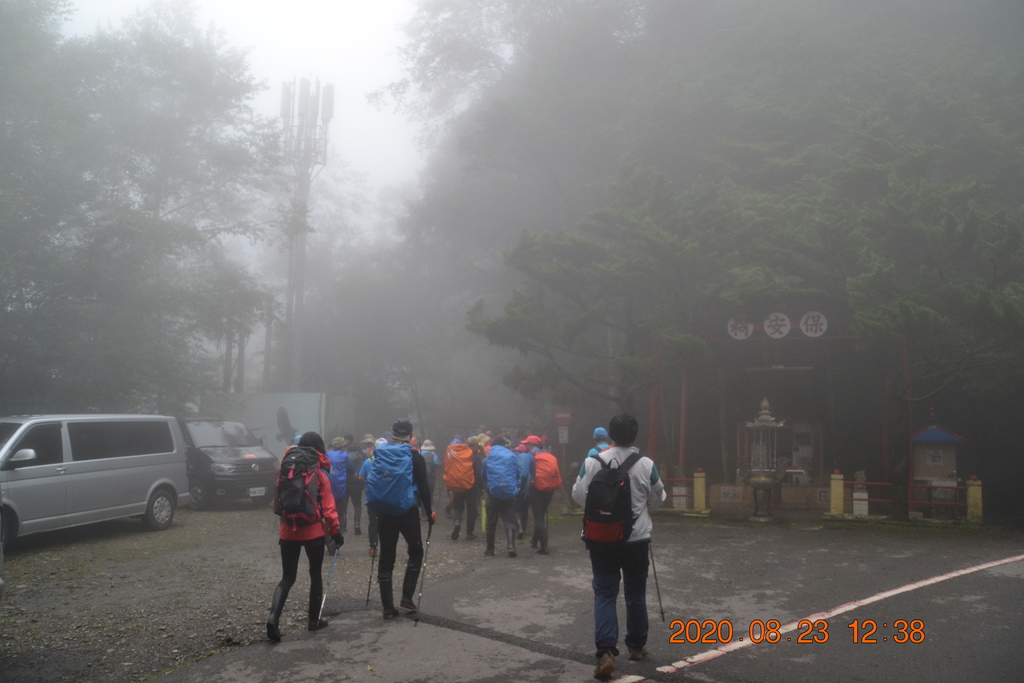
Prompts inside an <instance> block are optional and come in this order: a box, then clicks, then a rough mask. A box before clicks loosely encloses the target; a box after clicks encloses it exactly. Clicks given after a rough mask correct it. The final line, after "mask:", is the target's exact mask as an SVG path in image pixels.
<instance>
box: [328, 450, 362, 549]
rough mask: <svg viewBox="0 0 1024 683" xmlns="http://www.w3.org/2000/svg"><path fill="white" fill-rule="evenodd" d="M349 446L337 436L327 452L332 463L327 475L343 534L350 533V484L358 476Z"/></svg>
mask: <svg viewBox="0 0 1024 683" xmlns="http://www.w3.org/2000/svg"><path fill="white" fill-rule="evenodd" d="M347 445H348V442H347V441H346V440H345V437H342V436H336V437H334V438H333V439H331V449H330V450H329V451H327V460H328V461H330V463H331V467H330V470H328V473H327V474H328V478H329V479H330V481H331V493H332V494H334V506H335V508H336V509H337V510H338V521H339V522H340V523H341V532H342V533H345V532H347V531H348V492H349V482H351V481H352V480H353V479H355V474H356V471H355V470H354V469H353V468H352V459H351V458H349V455H348V449H347V448H346V446H347Z"/></svg>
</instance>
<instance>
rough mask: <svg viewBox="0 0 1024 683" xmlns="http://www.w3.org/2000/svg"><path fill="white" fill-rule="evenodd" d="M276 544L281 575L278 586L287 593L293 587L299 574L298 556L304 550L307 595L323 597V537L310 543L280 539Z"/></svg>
mask: <svg viewBox="0 0 1024 683" xmlns="http://www.w3.org/2000/svg"><path fill="white" fill-rule="evenodd" d="M278 543H279V544H280V545H281V574H282V576H281V583H279V584H278V586H281V587H282V588H284V589H285V591H289V590H291V587H292V586H293V585H295V579H296V578H298V574H299V555H300V554H302V549H303V548H305V549H306V558H307V559H309V595H310V596H311V597H313V596H319V595H323V592H324V578H323V566H324V537H323V536H320V537H319V538H314V539H313V540H312V541H286V540H284V539H283V538H282V539H281V540H280V541H278Z"/></svg>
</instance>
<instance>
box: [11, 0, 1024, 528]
mask: <svg viewBox="0 0 1024 683" xmlns="http://www.w3.org/2000/svg"><path fill="white" fill-rule="evenodd" d="M68 8H69V5H67V4H65V3H63V2H59V1H58V0H52V1H49V2H39V1H36V2H29V1H28V0H12V1H11V2H7V3H4V4H3V6H2V8H0V115H2V119H0V120H2V122H3V128H2V129H0V296H2V298H3V299H2V300H3V309H2V315H3V320H2V324H0V383H2V385H3V387H4V391H3V392H2V397H0V400H2V402H3V407H2V409H0V410H3V411H5V412H7V413H26V412H37V411H38V412H55V411H62V410H110V411H118V410H140V411H161V412H178V411H185V410H189V409H190V408H193V409H194V408H195V406H196V405H197V401H198V398H199V396H201V395H202V393H203V392H205V391H209V390H219V389H222V388H224V386H225V385H227V386H228V387H229V388H231V389H237V388H239V387H240V388H242V389H244V390H250V391H261V390H266V391H280V390H284V388H285V387H287V386H288V383H289V381H290V379H291V378H290V377H286V376H285V375H286V374H287V372H288V369H287V364H286V362H285V360H286V359H285V357H284V354H285V348H286V338H285V337H286V334H287V330H285V329H283V325H282V323H283V297H284V289H285V283H286V281H287V249H288V243H289V242H288V230H289V229H291V228H290V227H289V226H290V225H291V224H290V223H289V221H288V218H287V216H288V211H289V209H290V201H291V197H292V193H293V186H294V178H293V177H292V175H291V173H290V171H289V169H288V167H287V165H286V164H285V163H284V162H283V159H282V157H281V153H282V149H281V146H280V121H279V120H276V119H274V118H273V117H266V116H262V115H259V114H257V113H256V111H255V110H254V108H253V100H254V98H255V97H256V96H257V95H258V94H259V93H260V92H262V89H264V88H265V87H266V85H265V84H261V83H260V82H259V79H257V78H256V77H254V75H253V74H252V73H251V72H250V70H249V66H248V64H247V62H246V56H245V52H244V51H243V50H241V49H240V48H238V47H236V46H233V45H230V44H229V43H227V42H226V41H225V40H224V38H223V35H222V34H219V33H218V32H217V31H216V30H215V29H206V28H201V27H200V25H199V22H198V21H197V19H196V14H195V12H194V11H193V10H190V9H189V7H188V6H187V5H185V6H178V5H175V4H160V3H158V4H155V5H153V6H150V7H148V8H146V9H144V10H143V11H142V12H141V13H140V14H139V15H136V16H134V17H130V18H128V19H126V21H125V22H124V23H123V24H122V25H120V26H118V27H116V28H111V29H109V30H100V31H97V32H96V33H94V34H92V35H89V36H85V37H79V38H75V39H68V38H65V37H63V36H62V35H61V34H60V32H59V28H60V18H61V16H62V12H64V11H66V10H67V9H68ZM1021 35H1024V8H1022V7H1021V6H1020V4H1019V3H1015V2H1008V1H1005V0H983V1H980V2H975V3H963V2H957V1H955V0H904V1H902V2H896V3H893V2H875V1H873V0H872V1H867V2H858V3H821V2H813V1H811V0H785V1H780V2H771V3H764V2H756V1H754V0H725V1H721V0H719V1H716V2H710V1H708V2H678V1H675V0H626V1H623V0H587V1H583V0H556V1H555V2H539V1H530V0H523V1H520V2H510V1H505V2H503V1H499V0H472V1H471V0H422V1H421V2H419V3H417V10H416V13H415V15H414V17H413V19H412V20H411V21H410V22H409V24H408V26H407V27H406V41H405V43H404V44H402V45H401V46H398V49H399V50H400V54H401V55H402V57H403V60H404V64H405V74H404V77H403V78H401V79H399V80H397V81H395V82H391V83H382V84H381V87H380V88H379V89H378V90H377V91H376V92H374V93H371V94H370V97H371V98H372V99H373V100H374V101H375V102H376V103H378V105H379V106H380V107H382V108H384V109H388V110H390V109H391V108H398V110H399V111H401V112H403V113H404V114H405V115H406V116H409V117H410V118H411V119H413V120H415V121H416V122H418V124H419V125H420V126H421V130H422V145H423V153H424V154H425V155H426V159H427V162H426V165H425V167H424V169H423V171H422V173H421V175H420V178H419V179H418V182H417V184H416V186H414V187H402V188H392V189H391V190H390V191H389V194H388V195H387V196H386V197H380V196H377V195H374V194H373V193H372V192H371V191H370V190H369V189H368V188H367V187H366V186H365V183H363V182H362V181H361V180H360V169H359V168H354V167H352V166H351V165H350V164H348V163H347V162H346V160H345V158H344V157H345V150H343V149H333V150H331V161H330V163H328V165H327V167H326V168H325V170H324V171H323V173H322V174H321V175H320V176H318V177H317V179H316V180H315V182H314V184H313V189H312V192H311V195H310V207H309V208H310V213H309V220H308V224H309V230H310V232H309V235H308V241H307V248H308V252H307V258H306V266H305V267H306V269H307V270H306V284H307V288H306V295H305V307H306V316H305V324H304V326H303V328H302V329H300V330H296V331H295V332H296V335H297V337H298V338H299V339H300V340H301V344H302V349H303V353H302V359H303V364H302V367H301V368H298V369H297V372H298V373H299V377H300V379H299V384H300V386H301V390H303V391H314V392H326V393H340V394H350V395H352V396H354V397H355V399H356V402H357V411H358V415H357V422H358V423H359V425H358V426H354V430H356V431H362V432H365V431H373V432H380V431H382V430H383V429H384V428H386V426H387V425H388V424H390V421H391V420H393V419H394V418H395V417H398V416H410V417H413V418H414V419H416V420H417V421H419V422H421V423H422V424H423V425H424V428H425V430H426V431H427V432H428V433H431V435H436V436H446V435H449V433H448V432H447V431H446V430H449V431H450V430H451V429H453V428H455V427H456V426H460V425H461V426H465V427H472V426H476V425H478V424H481V423H482V424H488V425H494V426H500V425H525V424H530V425H533V426H534V427H536V428H537V429H539V430H549V431H550V430H551V429H552V428H553V427H552V425H551V423H550V412H551V408H552V407H553V406H555V405H571V406H573V407H574V408H575V411H576V415H577V421H578V423H579V424H580V425H583V426H585V427H589V428H592V427H593V426H595V425H597V424H603V423H604V422H606V421H607V418H608V416H609V415H610V414H611V412H613V411H618V410H630V411H633V412H635V413H636V414H637V415H638V416H639V417H640V418H641V420H642V424H644V425H645V426H646V425H648V424H652V423H651V421H650V417H651V415H650V411H651V405H652V404H651V402H650V395H651V392H652V389H654V388H656V387H657V388H659V389H661V390H662V391H661V396H662V401H661V403H660V405H658V406H657V407H656V410H657V411H660V414H661V416H662V418H663V419H661V420H660V421H656V424H658V425H660V426H659V429H660V430H661V431H660V432H659V434H657V435H656V436H657V443H658V444H659V447H660V448H661V449H663V451H664V452H665V453H669V454H671V453H674V452H675V451H676V450H678V448H679V443H678V440H679V439H680V431H679V428H678V419H677V416H678V415H679V414H680V409H681V406H680V405H679V401H680V400H681V399H680V395H681V393H680V391H679V386H680V382H682V378H683V377H686V378H687V381H688V383H689V384H688V390H689V393H688V400H689V404H690V405H689V409H690V414H691V424H692V425H693V426H692V427H691V429H690V430H689V432H688V435H687V438H688V440H689V441H690V449H689V450H690V452H691V453H692V454H693V455H692V456H691V460H690V462H689V469H691V470H692V468H693V467H697V466H700V467H704V468H705V469H706V470H708V471H709V472H710V473H712V476H716V477H720V478H726V477H727V476H728V475H729V469H730V467H734V463H733V462H732V461H731V460H730V457H733V456H731V455H730V454H729V452H730V451H731V449H734V447H735V444H734V443H733V442H734V439H735V435H734V434H733V433H732V429H731V427H729V426H727V425H723V424H722V420H721V415H722V414H723V411H724V410H726V409H729V410H739V407H738V406H734V405H731V404H729V402H730V401H735V400H738V399H737V398H735V397H736V396H738V395H741V394H742V392H743V391H751V392H753V391H755V390H756V389H757V387H758V386H759V385H758V382H759V381H760V380H759V379H756V378H754V375H752V374H750V373H748V372H747V369H748V368H770V367H772V366H785V365H814V366H815V367H818V368H822V367H828V368H830V369H829V370H828V373H829V374H828V376H827V377H825V378H824V379H823V380H822V383H823V384H826V385H828V386H830V387H841V389H839V390H830V392H829V393H827V395H826V394H823V395H822V397H821V399H822V402H823V403H828V408H827V414H828V419H827V420H826V423H827V434H826V439H827V442H828V443H829V445H830V448H831V452H832V453H833V455H832V456H830V457H832V458H834V461H833V462H834V464H835V465H836V466H842V467H843V468H844V469H845V470H849V471H852V470H853V469H859V468H867V469H870V468H872V467H874V463H875V461H876V460H877V458H876V455H875V453H876V451H877V449H878V442H879V439H880V435H879V429H880V428H879V415H880V414H881V413H882V412H883V411H888V412H889V413H890V415H891V420H892V425H893V429H894V430H895V431H897V432H899V433H902V434H906V433H907V432H908V431H909V430H912V429H914V428H916V427H919V426H920V422H921V421H922V420H924V419H925V415H927V413H928V410H929V409H931V408H934V409H935V410H936V412H937V414H938V415H940V416H941V420H942V422H943V423H944V424H945V426H947V427H949V428H951V429H953V430H954V431H957V432H958V433H961V434H966V435H969V436H970V440H969V443H968V447H967V453H966V454H965V461H966V462H965V465H964V468H965V471H966V470H968V469H969V470H970V473H976V474H978V475H979V476H981V477H982V478H984V479H986V481H991V482H992V485H993V489H992V491H993V500H994V501H997V502H998V504H1001V505H1003V506H1004V507H1006V508H1013V507H1016V508H1019V506H1017V505H1016V503H1015V502H1014V500H1015V498H1013V496H1012V495H1011V492H1012V487H1013V486H1019V485H1020V484H1021V483H1022V482H1024V471H1022V468H1021V465H1020V464H1019V463H1020V462H1024V458H1021V457H1020V456H1021V455H1024V454H1022V453H1021V450H1022V446H1021V445H1020V443H1019V440H1018V439H1017V438H1016V434H1015V431H1016V430H1015V425H1016V423H1017V422H1018V419H1017V417H1018V416H1019V415H1020V414H1021V413H1022V412H1024V396H1022V395H1021V393H1020V391H1019V387H1020V386H1021V382H1022V379H1024V354H1022V349H1024V343H1022V342H1024V339H1022V336H1024V277H1022V276H1024V262H1022V259H1024V252H1022V245H1021V236H1022V224H1024V213H1022V205H1024V197H1022V191H1024V190H1022V188H1024V177H1022V174H1024V163H1022V162H1024V159H1022V156H1024V139H1022V135H1024V125H1021V124H1022V122H1021V114H1020V112H1021V111H1022V110H1024V108H1022V104H1024V103H1022V101H1021V100H1022V97H1024V95H1022V93H1024V87H1022V86H1024V55H1022V49H1021V41H1020V36H1021ZM311 66H313V67H315V65H311ZM382 204H386V206H384V208H381V205H382ZM371 215H373V216H376V218H373V219H371V218H368V217H369V216H371ZM794 308H796V309H799V310H827V311H828V312H829V320H830V324H831V325H834V327H833V332H834V333H835V334H836V335H837V336H842V337H843V338H844V340H845V341H842V342H836V343H835V344H834V345H833V346H830V347H829V350H828V351H825V350H824V347H815V348H813V350H811V351H807V352H806V353H807V355H805V356H803V357H800V353H802V352H798V351H796V350H794V349H793V346H794V345H792V344H790V345H786V346H783V345H775V346H768V345H762V346H761V347H759V350H757V351H755V352H751V353H750V355H748V356H739V355H736V353H737V352H736V348H737V347H735V346H729V345H727V344H722V343H718V342H716V341H715V340H716V339H719V338H721V337H723V336H725V332H724V330H725V327H724V326H725V323H726V321H728V320H746V319H750V320H755V319H758V318H757V316H761V315H763V313H764V312H766V311H772V310H781V309H785V310H791V309H794ZM268 321H269V322H270V327H269V335H268V334H267V332H268V329H267V323H268ZM243 339H244V340H245V343H244V344H240V340H243ZM264 339H269V341H270V343H269V346H266V345H265V343H264ZM242 347H244V358H245V365H244V372H245V374H244V376H243V377H241V378H238V377H237V376H236V375H235V374H232V373H237V371H238V353H239V349H240V348H242ZM805 347H806V348H811V347H810V345H809V344H808V345H805ZM229 349H231V350H232V352H231V355H230V357H229V355H228V350H229ZM816 354H820V357H818V355H816ZM837 358H840V359H841V360H842V362H836V359H837ZM228 361H230V364H227V365H226V363H227V362H228ZM722 368H734V369H736V368H738V369H737V370H735V371H733V370H729V371H723V370H722ZM822 372H824V371H822ZM739 387H744V388H743V389H742V390H741V389H740V388H739ZM730 397H732V398H730ZM908 397H909V399H910V400H909V401H908V400H907V399H908ZM779 400H780V401H781V402H782V405H783V406H785V404H786V401H787V400H788V398H787V397H786V396H781V397H780V398H779ZM754 408H755V406H752V407H751V412H750V417H753V416H754ZM574 429H575V428H574ZM584 431H585V430H584ZM650 436H651V435H645V437H644V438H648V437H650ZM573 438H574V439H577V438H578V435H577V434H575V432H574V435H573ZM644 443H645V444H646V443H648V442H646V441H645V442H644ZM900 448H901V449H902V451H900V450H899V449H900ZM897 450H898V451H899V452H898V453H897V456H898V459H899V460H900V461H901V462H902V463H903V464H904V465H905V458H906V455H907V453H906V444H905V443H904V444H903V445H902V446H900V447H899V448H898V449H897ZM671 461H672V459H671V457H670V456H669V457H668V458H667V460H666V463H667V464H668V463H671ZM899 467H900V463H898V462H897V463H894V468H893V469H894V472H893V473H892V476H893V477H894V478H898V477H899V472H900V469H899ZM988 495H989V494H988V490H987V491H986V496H988Z"/></svg>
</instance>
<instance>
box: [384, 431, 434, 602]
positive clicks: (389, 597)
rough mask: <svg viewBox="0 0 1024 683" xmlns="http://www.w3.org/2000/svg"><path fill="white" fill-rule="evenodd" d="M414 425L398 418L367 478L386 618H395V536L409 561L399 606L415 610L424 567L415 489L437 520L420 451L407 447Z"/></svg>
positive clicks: (430, 522)
mask: <svg viewBox="0 0 1024 683" xmlns="http://www.w3.org/2000/svg"><path fill="white" fill-rule="evenodd" d="M411 438H412V423H411V422H409V421H407V420H398V421H397V422H395V424H394V425H393V426H392V427H391V441H392V442H391V443H384V444H378V445H377V448H376V450H375V451H374V455H373V466H372V467H371V468H370V472H369V475H368V476H367V478H366V507H367V508H368V509H371V510H374V511H375V512H376V513H377V529H378V532H379V533H380V564H379V565H378V570H377V583H378V584H379V586H380V601H381V605H382V606H383V610H384V618H385V619H394V618H395V617H396V616H398V610H396V609H395V603H394V592H393V590H392V585H391V580H392V577H391V573H392V571H393V570H394V567H395V558H396V555H397V547H398V537H399V535H401V536H402V538H404V539H405V542H406V545H407V547H408V553H409V560H408V562H407V563H406V565H405V578H404V580H403V581H402V599H401V602H400V603H399V606H400V607H401V608H402V609H407V610H409V611H412V612H415V611H416V603H415V602H413V594H414V593H415V591H416V581H417V579H418V578H419V575H420V570H421V568H422V566H423V539H422V535H421V533H420V513H419V508H418V507H417V506H416V492H417V491H419V492H420V493H421V495H420V496H419V500H420V503H421V504H422V505H423V508H424V511H425V512H426V514H427V521H428V523H429V524H430V525H431V526H433V524H434V522H435V521H436V519H437V516H436V515H435V514H434V512H433V509H432V508H431V505H430V484H429V482H427V468H426V464H425V463H424V462H423V456H422V455H420V452H419V451H417V450H413V449H412V448H411V447H410V446H409V440H410V439H411Z"/></svg>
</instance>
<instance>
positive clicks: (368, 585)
mask: <svg viewBox="0 0 1024 683" xmlns="http://www.w3.org/2000/svg"><path fill="white" fill-rule="evenodd" d="M375 562H377V553H374V554H373V555H370V578H369V579H368V580H367V581H366V609H370V588H371V587H372V586H373V565H374V563H375Z"/></svg>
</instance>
